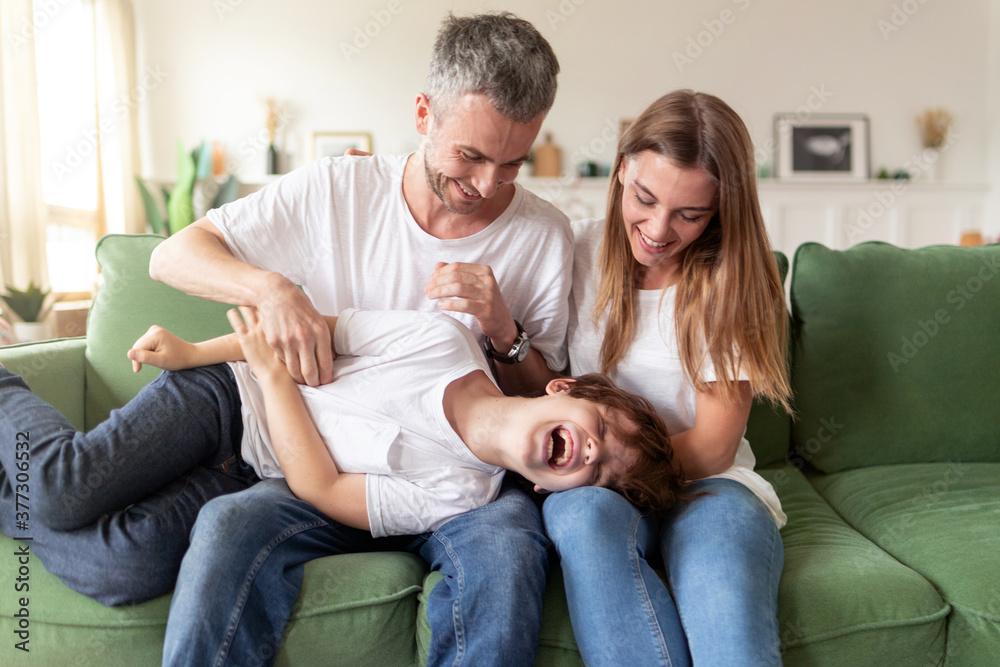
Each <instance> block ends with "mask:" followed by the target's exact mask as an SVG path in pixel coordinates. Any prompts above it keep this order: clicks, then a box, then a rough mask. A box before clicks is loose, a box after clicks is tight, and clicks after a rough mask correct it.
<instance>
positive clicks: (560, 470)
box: [508, 379, 629, 492]
mask: <svg viewBox="0 0 1000 667" xmlns="http://www.w3.org/2000/svg"><path fill="white" fill-rule="evenodd" d="M571 382H572V380H569V379H560V380H553V381H552V382H550V383H549V385H548V386H547V387H546V395H545V396H542V397H540V398H535V399H531V400H530V401H529V402H528V403H527V405H526V406H525V408H524V413H523V414H521V415H519V418H518V425H519V430H520V431H521V437H520V438H519V439H518V442H517V443H516V447H517V449H516V452H514V453H513V454H514V457H515V458H514V460H513V461H511V465H509V466H508V467H509V468H511V469H513V470H515V471H516V472H518V473H520V474H522V475H524V477H526V478H527V479H529V480H531V481H532V482H534V483H535V490H536V491H540V492H542V491H565V490H566V489H573V488H576V487H578V486H607V485H608V484H609V483H610V482H611V481H613V480H614V479H616V478H617V477H619V476H621V475H622V473H624V472H625V470H626V468H627V467H628V463H629V461H628V460H627V450H626V448H625V446H624V445H623V444H622V443H621V441H620V440H619V439H618V438H617V436H615V435H614V433H613V430H612V428H611V422H615V423H617V422H616V420H621V419H623V417H622V416H621V415H620V414H617V413H616V412H613V411H611V410H609V409H608V408H607V407H605V406H603V405H599V404H597V403H593V402H591V401H587V400H584V399H582V398H572V397H570V395H569V393H568V388H569V383H571Z"/></svg>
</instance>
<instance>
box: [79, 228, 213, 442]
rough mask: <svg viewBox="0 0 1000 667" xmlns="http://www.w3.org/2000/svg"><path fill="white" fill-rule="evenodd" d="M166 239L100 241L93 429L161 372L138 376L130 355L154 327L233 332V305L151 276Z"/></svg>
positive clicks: (90, 331) (89, 381)
mask: <svg viewBox="0 0 1000 667" xmlns="http://www.w3.org/2000/svg"><path fill="white" fill-rule="evenodd" d="M162 241H163V237H162V236H156V235H151V234H130V235H126V234H111V235H108V236H105V237H104V238H102V239H101V240H100V241H99V242H98V243H97V251H96V252H97V262H98V264H99V265H100V267H101V277H102V284H101V286H100V288H99V289H98V291H97V296H96V297H95V298H94V303H93V306H92V307H91V309H90V315H89V317H88V319H87V354H86V360H87V363H86V371H85V372H86V391H85V397H84V408H85V421H86V428H87V429H88V430H89V429H91V428H93V427H94V426H96V425H97V424H99V423H101V422H102V421H104V420H105V419H107V417H108V414H110V412H111V410H113V409H115V408H118V407H121V406H122V405H124V404H125V403H126V402H128V400H129V399H131V398H132V397H133V396H135V395H136V394H137V393H138V392H139V390H140V389H141V388H142V387H143V386H144V385H146V384H147V383H148V382H150V381H151V380H153V379H154V378H155V377H156V376H157V375H158V374H159V370H158V369H156V368H152V367H147V366H144V367H143V369H142V371H140V372H139V373H138V374H134V373H133V372H132V363H131V362H130V361H129V360H128V358H127V357H126V356H125V353H126V352H128V350H129V348H131V347H132V344H133V343H134V342H135V341H136V340H137V339H138V338H139V336H141V335H142V334H144V333H146V330H147V329H149V327H150V326H152V325H154V324H159V325H161V326H163V327H166V328H167V329H169V330H170V331H172V332H174V333H176V334H177V335H178V336H180V337H181V338H184V339H186V340H192V341H197V340H205V339H208V338H212V337H215V336H219V335H222V334H224V333H228V332H230V331H232V329H230V327H229V323H228V322H227V320H226V310H227V309H228V308H230V306H227V305H224V304H219V303H213V302H211V301H206V300H204V299H199V298H197V297H192V296H188V295H186V294H184V293H183V292H179V291H178V290H175V289H174V288H172V287H167V286H166V285H164V284H162V283H158V282H156V281H154V280H153V279H152V278H150V277H149V257H150V255H151V254H152V252H153V248H155V247H156V246H157V245H159V244H160V243H161V242H162Z"/></svg>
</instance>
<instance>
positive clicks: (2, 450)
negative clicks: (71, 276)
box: [0, 365, 256, 605]
mask: <svg viewBox="0 0 1000 667" xmlns="http://www.w3.org/2000/svg"><path fill="white" fill-rule="evenodd" d="M242 432H243V428H242V417H241V415H240V400H239V393H238V391H237V388H236V383H235V379H234V378H233V376H232V372H231V371H230V370H229V368H228V366H225V365H220V366H211V367H206V368H198V369H192V370H189V371H182V372H179V373H162V374H161V375H160V376H159V377H158V378H157V379H156V380H154V381H153V382H151V383H150V384H149V385H147V386H146V387H145V388H143V390H142V391H141V392H139V394H138V395H137V396H136V397H135V398H134V399H133V400H132V401H130V402H129V403H128V404H127V405H126V406H125V407H123V408H122V409H120V410H115V411H113V412H112V413H111V416H110V417H109V418H108V419H107V420H106V421H105V422H103V423H102V424H100V425H99V426H97V427H96V428H95V429H93V430H92V431H90V432H89V433H82V432H79V431H77V430H76V429H74V428H73V427H72V426H71V425H70V424H69V422H67V421H66V419H65V418H64V417H63V416H62V415H61V414H59V412H58V411H57V410H55V409H54V408H53V407H52V406H50V405H49V404H48V403H46V402H45V401H43V400H42V399H41V398H39V397H38V396H35V395H34V394H32V393H31V391H30V390H29V389H28V387H27V385H26V384H25V383H24V381H23V380H22V379H21V378H20V377H18V376H16V375H14V374H13V373H11V372H10V371H8V370H7V369H5V368H0V502H2V510H0V529H2V531H3V533H4V534H5V535H7V536H9V537H19V538H25V537H31V538H32V541H31V542H30V545H31V550H32V552H33V553H34V554H35V555H36V556H37V557H38V558H39V559H40V560H41V561H42V563H43V564H44V565H45V569H46V570H48V571H49V572H51V573H52V574H54V575H56V576H57V577H59V578H60V579H61V580H62V581H63V582H65V583H66V585H67V586H69V587H70V588H72V589H74V590H76V591H78V592H80V593H83V594H84V595H88V596H90V597H92V598H94V599H96V600H98V601H99V602H101V603H103V604H106V605H117V604H126V603H136V602H141V601H143V600H148V599H150V598H154V597H158V596H160V595H163V594H165V593H169V592H170V590H171V589H172V588H173V586H174V582H175V579H176V576H177V571H178V569H179V567H180V562H181V558H182V557H183V555H184V552H185V550H186V549H187V546H188V534H189V532H190V529H191V527H192V526H193V525H194V521H195V518H196V517H197V515H198V511H199V510H200V509H201V507H202V506H203V505H204V504H205V503H206V502H208V501H209V500H210V499H212V498H215V497H217V496H219V495H222V494H226V493H232V492H234V491H238V490H241V489H245V488H246V487H247V485H248V484H250V483H251V482H253V481H255V480H256V475H254V474H253V471H252V470H250V469H249V468H247V467H245V466H244V465H242V462H241V461H240V459H239V457H238V456H237V455H236V451H238V448H239V443H240V439H241V437H242ZM18 433H24V434H26V435H25V436H22V438H21V439H27V441H28V442H29V443H30V446H29V450H28V451H29V453H30V459H29V460H28V469H27V470H26V471H20V470H18V467H17V465H18V463H19V462H20V463H22V464H23V461H18V460H17V459H16V452H15V449H16V448H15V443H16V440H17V439H18V438H17V434H18ZM22 467H23V465H22ZM20 472H23V473H24V475H25V476H26V477H25V476H22V478H21V479H27V482H26V483H27V488H26V489H25V488H23V487H22V489H21V490H22V494H23V495H24V496H27V498H28V505H29V511H28V514H29V516H30V520H29V522H28V528H27V529H23V528H22V527H19V526H18V524H17V523H16V521H15V500H16V498H15V493H16V491H17V484H18V483H17V476H18V473H20ZM21 502H24V500H23V498H22V499H21Z"/></svg>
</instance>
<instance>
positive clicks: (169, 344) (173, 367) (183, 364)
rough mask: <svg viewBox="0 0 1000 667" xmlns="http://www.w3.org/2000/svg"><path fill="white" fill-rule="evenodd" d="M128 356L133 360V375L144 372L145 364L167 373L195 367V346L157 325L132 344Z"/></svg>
mask: <svg viewBox="0 0 1000 667" xmlns="http://www.w3.org/2000/svg"><path fill="white" fill-rule="evenodd" d="M126 354H127V356H128V358H129V359H131V360H132V372H133V373H138V372H139V371H140V370H142V365H143V364H149V365H150V366H156V367H157V368H162V369H163V370H165V371H180V370H184V369H185V368H192V367H193V366H194V365H195V362H194V354H195V347H194V344H192V343H189V342H187V341H185V340H181V339H180V338H178V337H177V336H175V335H174V334H172V333H170V332H169V331H167V330H166V329H164V328H163V327H161V326H157V325H155V324H154V325H153V326H151V327H149V331H147V332H146V333H144V334H143V335H142V336H140V337H139V340H137V341H135V342H134V343H133V344H132V349H130V350H129V351H128V352H127V353H126Z"/></svg>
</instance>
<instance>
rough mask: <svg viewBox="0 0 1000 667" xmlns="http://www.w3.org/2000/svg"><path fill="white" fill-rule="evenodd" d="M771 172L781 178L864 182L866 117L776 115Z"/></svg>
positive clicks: (868, 171)
mask: <svg viewBox="0 0 1000 667" xmlns="http://www.w3.org/2000/svg"><path fill="white" fill-rule="evenodd" d="M774 135H775V140H776V142H777V145H778V154H777V156H776V160H775V166H776V169H775V175H776V176H777V177H778V179H780V180H783V181H812V182H817V181H864V180H867V179H868V178H869V175H870V172H871V170H870V167H869V153H868V146H869V139H868V116H866V115H864V114H815V115H811V116H809V117H808V118H803V117H801V114H792V113H789V114H778V115H776V116H775V117H774Z"/></svg>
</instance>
